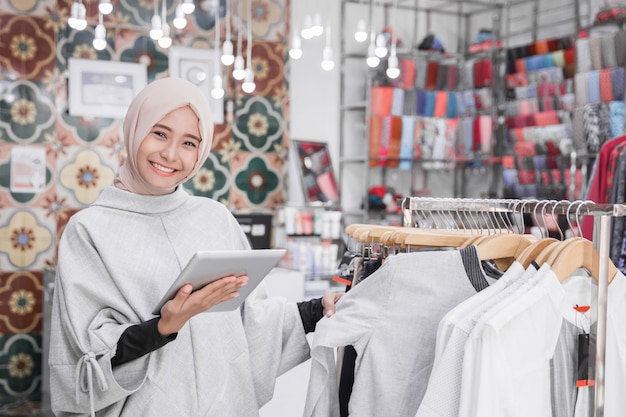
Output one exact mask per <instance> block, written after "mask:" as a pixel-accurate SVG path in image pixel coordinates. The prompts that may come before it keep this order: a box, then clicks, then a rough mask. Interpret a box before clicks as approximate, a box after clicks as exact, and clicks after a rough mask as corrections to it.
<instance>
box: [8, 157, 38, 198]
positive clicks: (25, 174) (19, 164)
mask: <svg viewBox="0 0 626 417" xmlns="http://www.w3.org/2000/svg"><path fill="white" fill-rule="evenodd" d="M45 185H46V150H45V149H44V148H33V147H27V146H17V147H15V148H13V149H11V192H13V193H39V192H41V191H43V189H44V187H45Z"/></svg>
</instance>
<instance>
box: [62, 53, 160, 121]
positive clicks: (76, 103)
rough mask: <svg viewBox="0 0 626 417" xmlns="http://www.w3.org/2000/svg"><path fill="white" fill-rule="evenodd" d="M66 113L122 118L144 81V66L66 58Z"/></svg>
mask: <svg viewBox="0 0 626 417" xmlns="http://www.w3.org/2000/svg"><path fill="white" fill-rule="evenodd" d="M68 70H69V85H68V94H69V100H68V104H69V108H68V110H69V114H70V116H83V117H105V118H113V119H122V118H124V116H125V115H126V110H127V109H128V106H129V104H130V102H131V101H132V99H133V98H134V97H135V95H137V93H139V91H141V89H142V88H144V87H145V86H146V84H147V82H148V70H147V68H146V66H145V65H143V64H138V63H134V62H117V61H103V60H95V59H76V58H70V59H69V60H68Z"/></svg>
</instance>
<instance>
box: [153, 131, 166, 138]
mask: <svg viewBox="0 0 626 417" xmlns="http://www.w3.org/2000/svg"><path fill="white" fill-rule="evenodd" d="M152 133H154V134H155V135H156V136H158V137H160V138H165V133H163V132H159V131H156V132H152Z"/></svg>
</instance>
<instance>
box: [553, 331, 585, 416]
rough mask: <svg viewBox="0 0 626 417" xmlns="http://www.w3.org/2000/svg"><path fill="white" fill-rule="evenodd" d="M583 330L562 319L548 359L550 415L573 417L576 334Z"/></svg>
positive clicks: (574, 405) (575, 391)
mask: <svg viewBox="0 0 626 417" xmlns="http://www.w3.org/2000/svg"><path fill="white" fill-rule="evenodd" d="M581 333H583V330H582V329H581V328H579V327H578V326H575V325H574V324H572V323H570V322H569V321H567V320H563V323H562V324H561V331H560V333H559V339H558V341H557V343H556V347H555V349H554V355H553V356H552V358H551V359H550V380H551V385H550V387H551V391H552V392H551V395H552V417H574V415H575V414H574V412H575V409H576V400H577V396H578V392H577V388H576V369H577V360H578V335H579V334H581Z"/></svg>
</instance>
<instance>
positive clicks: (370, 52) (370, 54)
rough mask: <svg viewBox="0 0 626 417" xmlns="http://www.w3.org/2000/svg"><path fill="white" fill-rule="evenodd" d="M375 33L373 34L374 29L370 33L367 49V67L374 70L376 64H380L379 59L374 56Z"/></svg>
mask: <svg viewBox="0 0 626 417" xmlns="http://www.w3.org/2000/svg"><path fill="white" fill-rule="evenodd" d="M375 39H376V33H374V29H372V30H371V32H370V44H369V46H368V47H367V60H366V62H367V66H368V67H370V68H376V67H377V66H378V64H380V58H378V57H377V56H376V43H375Z"/></svg>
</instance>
